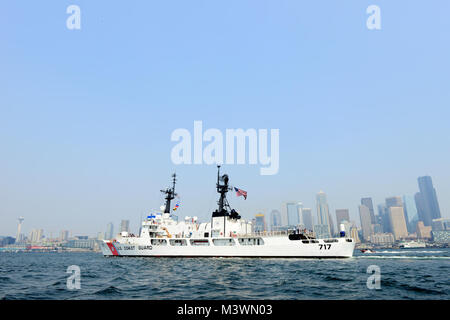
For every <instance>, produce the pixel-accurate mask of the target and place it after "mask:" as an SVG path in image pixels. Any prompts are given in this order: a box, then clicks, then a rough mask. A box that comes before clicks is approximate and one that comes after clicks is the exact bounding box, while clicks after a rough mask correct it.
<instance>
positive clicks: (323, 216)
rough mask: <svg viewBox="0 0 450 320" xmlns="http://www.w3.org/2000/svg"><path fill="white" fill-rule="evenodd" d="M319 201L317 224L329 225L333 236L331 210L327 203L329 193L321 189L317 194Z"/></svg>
mask: <svg viewBox="0 0 450 320" xmlns="http://www.w3.org/2000/svg"><path fill="white" fill-rule="evenodd" d="M316 202H317V224H318V225H325V226H327V227H328V234H329V235H330V236H331V223H330V210H329V208H328V203H327V195H326V194H325V192H323V191H320V192H319V193H318V194H317V196H316Z"/></svg>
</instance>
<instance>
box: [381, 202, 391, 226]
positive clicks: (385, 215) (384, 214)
mask: <svg viewBox="0 0 450 320" xmlns="http://www.w3.org/2000/svg"><path fill="white" fill-rule="evenodd" d="M378 220H379V221H378V223H379V224H380V225H381V228H382V229H383V232H385V233H392V228H391V221H390V219H389V210H388V208H387V207H386V205H385V204H384V203H382V204H379V205H378Z"/></svg>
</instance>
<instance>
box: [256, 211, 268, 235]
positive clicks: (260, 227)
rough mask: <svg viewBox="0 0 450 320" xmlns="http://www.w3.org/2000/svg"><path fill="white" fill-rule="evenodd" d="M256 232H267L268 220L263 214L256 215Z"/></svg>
mask: <svg viewBox="0 0 450 320" xmlns="http://www.w3.org/2000/svg"><path fill="white" fill-rule="evenodd" d="M254 231H255V232H262V231H266V219H265V216H264V214H263V213H258V214H256V215H255V224H254Z"/></svg>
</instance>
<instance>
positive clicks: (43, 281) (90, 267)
mask: <svg viewBox="0 0 450 320" xmlns="http://www.w3.org/2000/svg"><path fill="white" fill-rule="evenodd" d="M71 265H76V266H79V268H80V271H81V274H80V285H81V286H80V289H75V290H69V289H68V287H67V280H68V278H69V277H70V275H71V274H70V273H67V268H68V267H69V266H71ZM371 265H375V266H378V267H379V270H380V289H369V288H368V286H367V282H368V278H369V277H370V276H371V275H372V273H367V269H368V267H369V266H371ZM449 275H450V249H448V248H446V249H429V248H423V249H422V248H420V249H396V250H380V251H378V252H375V253H373V254H363V253H360V252H359V251H358V250H355V256H354V257H353V258H350V259H332V260H328V259H323V260H318V259H314V260H310V259H262V258H156V257H155V258H123V257H122V258H120V257H103V256H102V255H101V253H93V252H92V253H0V299H59V300H61V299H151V300H159V299H449V294H450V277H449ZM70 282H71V281H70ZM369 282H371V280H369Z"/></svg>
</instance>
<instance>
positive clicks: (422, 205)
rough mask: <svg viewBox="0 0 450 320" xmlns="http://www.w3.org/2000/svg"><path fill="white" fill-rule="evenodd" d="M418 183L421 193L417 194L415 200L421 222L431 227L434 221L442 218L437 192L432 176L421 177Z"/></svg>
mask: <svg viewBox="0 0 450 320" xmlns="http://www.w3.org/2000/svg"><path fill="white" fill-rule="evenodd" d="M417 181H418V183H419V190H420V191H419V192H418V193H416V195H415V200H416V207H417V211H418V216H419V220H420V221H423V223H424V225H425V226H431V221H432V220H433V219H439V218H440V217H441V211H440V209H439V202H438V200H437V195H436V190H435V189H434V187H433V181H432V180H431V177H430V176H424V177H419V178H418V179H417Z"/></svg>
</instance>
